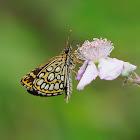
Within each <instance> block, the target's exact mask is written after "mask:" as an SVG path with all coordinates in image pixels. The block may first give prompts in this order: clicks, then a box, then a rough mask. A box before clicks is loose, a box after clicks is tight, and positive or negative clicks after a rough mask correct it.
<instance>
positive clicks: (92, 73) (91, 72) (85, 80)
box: [77, 61, 98, 90]
mask: <svg viewBox="0 0 140 140" xmlns="http://www.w3.org/2000/svg"><path fill="white" fill-rule="evenodd" d="M97 76H98V71H97V68H96V66H95V64H94V62H93V61H89V63H88V66H87V68H86V71H85V73H84V74H83V76H82V78H81V80H80V82H79V84H78V86H77V89H78V90H83V89H84V87H85V86H86V85H87V84H90V83H91V81H93V80H95V79H96V77H97Z"/></svg>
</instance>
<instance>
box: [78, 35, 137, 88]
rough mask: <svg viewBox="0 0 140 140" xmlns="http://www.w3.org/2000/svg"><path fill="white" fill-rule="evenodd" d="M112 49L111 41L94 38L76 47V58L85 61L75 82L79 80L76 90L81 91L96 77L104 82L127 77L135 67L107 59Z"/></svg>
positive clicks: (114, 59) (120, 61)
mask: <svg viewBox="0 0 140 140" xmlns="http://www.w3.org/2000/svg"><path fill="white" fill-rule="evenodd" d="M113 49H114V47H113V44H112V43H111V41H107V39H102V38H101V39H98V38H94V39H93V41H92V42H89V41H88V40H87V41H85V42H84V44H83V45H82V47H78V49H77V50H76V51H75V52H76V57H77V58H78V59H81V60H85V61H84V63H83V65H82V67H81V68H80V69H79V71H78V74H77V75H76V77H75V80H80V82H79V84H78V86H77V89H78V90H83V89H84V87H85V86H86V85H87V84H90V83H91V82H92V81H93V80H95V79H96V77H97V76H99V77H100V79H104V80H114V79H116V78H117V77H118V76H119V75H121V76H123V77H128V76H130V74H131V73H132V72H133V70H135V69H136V68H137V67H136V66H134V65H132V64H130V63H128V62H124V61H122V60H118V59H116V58H109V57H108V56H109V55H110V53H111V51H112V50H113Z"/></svg>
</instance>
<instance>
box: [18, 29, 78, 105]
mask: <svg viewBox="0 0 140 140" xmlns="http://www.w3.org/2000/svg"><path fill="white" fill-rule="evenodd" d="M71 31H72V30H70V32H69V36H70V33H71ZM69 36H68V40H67V42H66V46H65V49H64V51H63V52H62V54H61V55H59V56H55V57H53V58H51V59H50V60H48V61H47V62H45V63H43V64H42V65H40V66H38V67H37V68H35V69H34V70H33V71H31V72H30V73H28V74H27V75H26V76H24V77H23V78H22V79H21V84H22V85H23V86H24V87H26V88H27V91H28V92H29V93H30V94H33V95H37V96H42V97H51V96H56V95H62V94H63V91H64V90H65V94H66V96H65V100H66V102H68V101H69V98H70V94H71V92H72V79H71V71H72V70H73V69H74V67H75V61H76V59H75V57H74V54H73V53H72V46H71V45H68V41H69ZM73 71H74V70H73Z"/></svg>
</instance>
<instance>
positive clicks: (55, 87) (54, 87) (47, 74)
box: [21, 56, 65, 96]
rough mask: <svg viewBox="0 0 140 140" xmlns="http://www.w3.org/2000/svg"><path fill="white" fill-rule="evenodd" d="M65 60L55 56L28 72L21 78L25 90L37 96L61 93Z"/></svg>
mask: <svg viewBox="0 0 140 140" xmlns="http://www.w3.org/2000/svg"><path fill="white" fill-rule="evenodd" d="M64 73H65V60H64V58H63V57H62V56H56V57H54V58H52V59H50V60H48V61H47V62H46V63H44V64H42V65H40V66H39V67H37V68H36V69H35V70H33V71H32V72H30V73H28V74H27V75H26V76H25V77H23V79H22V80H21V84H22V85H23V86H25V87H26V88H27V91H28V92H29V93H31V94H33V95H37V96H55V95H61V94H63V90H64V76H65V75H64Z"/></svg>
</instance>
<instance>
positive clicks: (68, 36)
mask: <svg viewBox="0 0 140 140" xmlns="http://www.w3.org/2000/svg"><path fill="white" fill-rule="evenodd" d="M71 32H72V30H70V32H69V35H68V39H67V42H66V45H68V42H69V38H70V34H71Z"/></svg>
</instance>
